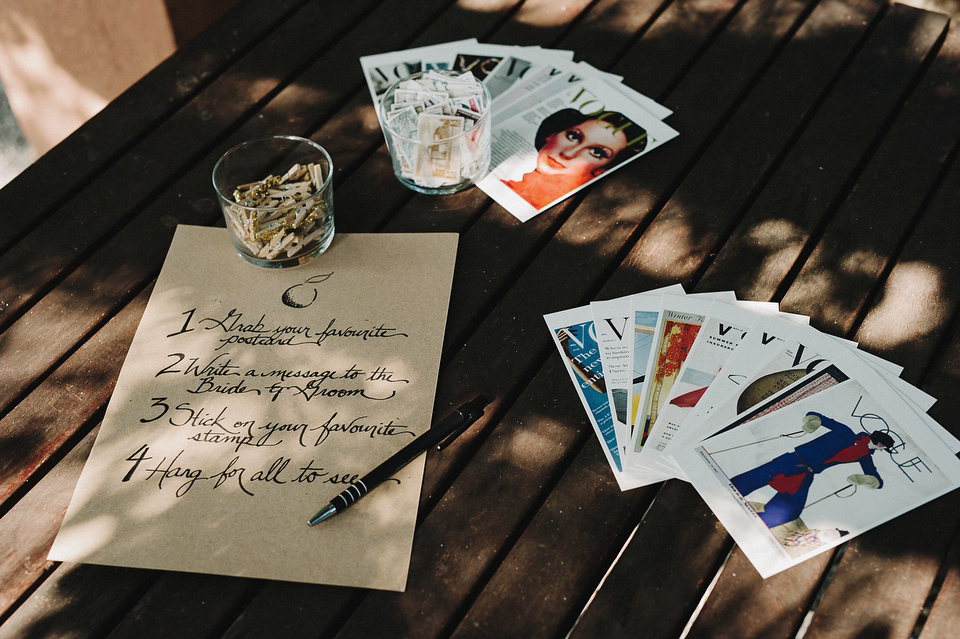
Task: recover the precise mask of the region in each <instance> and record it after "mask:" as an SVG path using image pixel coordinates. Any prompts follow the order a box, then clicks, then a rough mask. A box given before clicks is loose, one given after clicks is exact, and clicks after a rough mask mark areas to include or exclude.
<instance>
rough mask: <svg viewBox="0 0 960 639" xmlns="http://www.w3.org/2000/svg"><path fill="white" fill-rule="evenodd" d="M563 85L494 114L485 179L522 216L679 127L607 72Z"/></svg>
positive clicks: (643, 151)
mask: <svg viewBox="0 0 960 639" xmlns="http://www.w3.org/2000/svg"><path fill="white" fill-rule="evenodd" d="M551 86H554V85H553V84H551ZM557 88H558V92H557V93H556V94H554V95H552V96H551V97H550V98H549V99H546V100H543V101H541V102H539V103H538V104H537V105H536V106H535V107H532V108H530V109H527V110H525V111H522V112H520V113H518V114H517V115H515V116H513V117H510V118H508V119H506V120H504V121H496V122H494V129H493V141H492V146H493V150H494V153H493V159H492V160H491V172H490V174H489V175H487V177H486V178H484V179H483V180H481V181H480V182H478V183H477V186H478V187H479V188H480V189H481V190H483V191H484V192H485V193H486V194H487V195H489V196H490V197H491V198H493V199H494V200H495V201H496V202H497V203H498V204H500V205H501V206H503V207H504V208H506V209H507V210H508V211H510V213H512V214H513V215H515V216H516V217H517V218H519V219H520V220H522V221H526V220H528V219H530V218H532V217H533V216H535V215H536V214H537V213H539V212H541V211H543V210H545V209H547V208H549V207H550V206H553V205H554V204H556V203H557V202H560V201H561V200H563V199H565V198H566V197H568V196H569V195H571V194H573V193H576V192H577V191H579V190H580V189H582V188H583V187H585V186H586V185H588V184H590V183H592V182H594V181H595V180H597V179H599V178H600V177H602V176H604V175H606V174H607V173H609V172H610V171H613V170H615V169H617V168H619V167H621V166H623V165H624V164H625V163H627V162H631V161H633V160H635V159H637V158H638V157H640V156H641V155H644V154H646V153H648V152H650V151H651V150H653V149H654V148H656V147H657V146H659V145H661V144H663V143H664V142H666V141H667V140H670V139H672V138H673V137H675V136H676V135H677V132H676V131H675V130H673V129H672V128H671V127H670V126H668V125H667V124H665V123H664V122H662V121H661V120H659V119H658V118H656V117H655V116H653V115H652V114H651V113H650V112H649V111H647V110H646V109H644V108H643V107H641V106H639V105H638V104H637V103H636V102H634V101H632V100H630V99H629V98H627V97H626V96H625V95H624V94H623V93H622V92H619V91H617V90H616V88H614V87H613V85H611V84H610V83H608V82H606V81H604V80H585V81H576V82H571V83H569V84H568V85H567V86H566V87H565V88H564V87H557Z"/></svg>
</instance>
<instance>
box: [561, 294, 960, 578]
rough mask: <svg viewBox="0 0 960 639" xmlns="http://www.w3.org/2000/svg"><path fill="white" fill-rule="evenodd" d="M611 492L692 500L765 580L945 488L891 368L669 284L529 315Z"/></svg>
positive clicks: (925, 427) (954, 469)
mask: <svg viewBox="0 0 960 639" xmlns="http://www.w3.org/2000/svg"><path fill="white" fill-rule="evenodd" d="M544 319H545V320H546V323H547V325H548V327H549V329H550V333H551V336H552V337H553V340H554V343H555V345H556V347H557V349H558V351H559V352H560V354H561V356H562V358H563V361H564V363H565V365H566V368H567V371H568V372H569V376H570V379H571V380H572V381H573V384H574V387H575V388H576V391H577V393H578V395H579V397H580V400H581V402H582V404H583V406H584V408H585V410H586V413H587V417H588V418H589V420H590V422H591V424H592V426H593V429H594V431H595V433H596V435H597V437H598V438H599V440H600V442H601V445H602V448H603V451H604V454H605V456H606V458H607V461H608V462H609V464H610V467H611V469H612V470H613V473H614V475H615V477H616V479H617V482H618V484H619V486H620V487H621V489H623V490H628V489H633V488H638V487H640V486H644V485H649V484H652V483H657V482H661V481H665V480H669V479H679V480H682V481H688V482H690V483H692V485H693V486H694V487H695V488H696V489H697V491H698V492H699V493H700V495H701V496H702V497H703V498H704V500H705V501H706V503H707V504H708V505H709V506H710V508H711V509H712V510H713V512H714V513H715V514H716V516H717V518H718V519H719V520H720V521H721V522H722V523H723V524H724V526H725V527H726V528H727V530H728V531H729V532H730V534H731V535H732V536H733V538H734V539H735V540H736V541H737V543H738V544H739V545H740V547H741V549H742V550H743V552H744V554H745V555H746V556H747V557H748V558H749V559H750V561H751V562H752V563H753V565H754V566H755V567H756V568H757V570H758V571H759V573H760V574H761V575H762V576H763V577H764V578H766V577H768V576H770V575H772V574H775V573H777V572H779V571H781V570H784V569H786V568H788V567H790V566H793V565H795V564H796V563H798V562H800V561H803V560H805V559H807V558H809V557H812V556H814V555H816V554H819V553H821V552H824V551H826V550H829V549H831V548H833V547H835V546H837V545H839V544H842V543H844V542H845V541H848V540H849V539H851V538H853V537H854V536H856V535H859V534H861V533H863V532H866V531H867V530H870V529H871V528H874V527H876V526H879V525H880V524H882V523H883V522H886V521H888V520H890V519H892V518H894V517H897V516H898V515H900V514H903V513H904V512H907V511H908V510H911V509H913V508H916V507H918V506H920V505H922V504H924V503H926V502H928V501H930V500H932V499H934V498H936V497H938V496H940V495H943V494H944V493H946V492H949V491H951V490H953V489H955V488H957V487H958V486H960V460H958V458H957V453H958V452H960V441H958V440H957V439H956V438H955V437H954V436H953V435H951V434H950V433H949V432H948V431H947V430H946V429H944V428H943V427H942V426H941V425H940V424H938V423H937V422H936V421H934V420H933V419H932V418H931V417H930V416H929V415H928V414H927V411H928V410H929V409H930V407H931V406H932V405H933V403H934V401H935V400H934V399H933V398H932V397H930V396H929V395H927V394H926V393H924V392H923V391H921V390H919V389H917V388H916V387H914V386H912V385H910V384H909V383H907V382H905V381H904V380H903V379H901V378H900V377H899V374H900V372H901V368H900V367H898V366H896V365H894V364H892V363H890V362H888V361H885V360H882V359H880V358H878V357H876V356H872V355H870V354H868V353H866V352H864V351H862V350H860V349H858V348H857V345H856V344H855V343H852V342H849V341H846V340H841V339H838V338H835V337H832V336H829V335H827V334H825V333H822V332H820V331H818V330H816V329H814V328H812V327H811V326H810V325H809V318H807V317H805V316H798V315H792V314H786V313H782V312H780V311H779V309H778V307H777V305H776V304H771V303H759V302H745V301H741V300H737V299H736V296H735V295H734V294H733V293H732V292H720V293H705V294H691V295H688V294H686V293H685V292H684V291H683V289H682V288H681V287H680V286H673V287H668V288H665V289H658V290H655V291H649V292H644V293H638V294H635V295H630V296H626V297H622V298H617V299H612V300H603V301H595V302H592V303H591V304H589V305H587V306H583V307H579V308H574V309H569V310H565V311H559V312H556V313H551V314H548V315H545V316H544Z"/></svg>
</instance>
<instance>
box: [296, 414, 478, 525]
mask: <svg viewBox="0 0 960 639" xmlns="http://www.w3.org/2000/svg"><path fill="white" fill-rule="evenodd" d="M489 403H490V400H489V399H488V398H486V397H484V396H482V395H481V396H480V397H478V398H476V399H475V400H473V401H472V402H467V403H466V404H464V405H463V406H461V407H460V408H458V409H457V410H455V411H454V412H453V413H452V414H450V415H449V416H448V417H446V418H444V419H443V420H441V421H440V422H439V423H438V424H437V425H436V426H433V427H432V428H431V429H430V430H428V431H427V432H425V433H424V434H423V435H420V436H419V437H417V438H416V439H415V440H413V441H412V442H410V443H409V444H407V445H406V446H404V447H403V448H401V449H400V450H398V451H397V452H396V453H394V454H393V455H391V456H390V457H389V458H387V460H386V461H385V462H383V463H382V464H380V465H379V466H377V467H376V468H374V469H373V470H371V471H370V472H369V473H367V474H366V475H364V476H363V477H362V478H360V479H358V480H357V481H356V482H354V483H353V484H351V485H350V487H349V488H347V489H346V490H345V491H343V492H342V493H340V494H339V495H337V496H336V497H334V498H333V499H331V500H330V503H329V504H327V505H326V506H325V507H324V508H323V509H322V510H321V511H320V512H318V513H317V514H316V515H314V516H313V517H311V518H310V519H309V520H308V521H307V525H308V526H313V525H314V524H318V523H320V522H321V521H323V520H324V519H329V518H330V517H333V516H334V515H336V514H337V513H342V512H343V511H344V510H346V509H347V508H349V507H350V506H352V505H353V504H355V503H356V502H357V500H358V499H360V498H361V497H363V496H364V495H366V494H367V493H369V492H370V491H371V490H373V489H374V488H376V487H377V486H379V485H380V484H382V483H383V482H384V481H386V480H387V479H389V478H390V477H392V476H393V475H394V474H396V473H397V472H398V471H399V470H400V469H401V468H403V467H404V466H406V465H407V464H409V463H410V462H412V461H413V460H414V459H416V458H417V457H419V456H420V455H421V454H422V453H425V452H426V451H427V450H428V449H430V448H432V447H433V446H436V447H437V448H438V449H442V448H444V447H446V446H447V445H448V444H449V443H450V442H452V441H453V440H454V439H456V438H457V437H459V436H460V434H461V433H463V431H465V430H467V428H469V427H470V425H471V424H473V423H474V422H475V421H477V420H478V419H480V418H481V417H482V416H483V409H484V407H486V405H487V404H489Z"/></svg>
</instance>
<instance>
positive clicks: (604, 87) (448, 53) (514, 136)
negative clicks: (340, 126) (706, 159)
mask: <svg viewBox="0 0 960 639" xmlns="http://www.w3.org/2000/svg"><path fill="white" fill-rule="evenodd" d="M573 58H574V54H573V52H572V51H563V50H557V49H544V48H542V47H537V46H510V45H497V44H487V43H482V42H478V41H477V40H476V39H467V40H458V41H455V42H447V43H443V44H436V45H430V46H425V47H418V48H414V49H406V50H403V51H395V52H390V53H381V54H376V55H369V56H364V57H362V58H360V64H361V67H362V69H363V74H364V78H365V80H366V82H367V87H368V89H369V91H370V96H371V98H372V100H373V103H374V105H375V106H377V107H378V112H379V105H380V103H381V100H382V99H383V98H384V95H385V94H386V92H387V89H388V88H389V87H390V86H391V85H393V84H394V83H396V82H398V81H400V80H402V79H404V78H407V77H409V76H411V75H414V74H421V73H429V72H437V71H439V72H445V73H451V74H454V75H455V76H456V77H458V78H462V77H463V74H465V73H466V74H469V75H470V76H473V78H475V79H476V80H477V81H478V82H480V83H482V85H483V86H484V87H485V88H486V90H487V92H488V93H489V95H490V105H489V114H490V118H489V120H490V123H491V127H492V129H491V131H490V134H491V142H490V153H491V155H490V161H489V163H488V166H483V167H480V169H481V170H480V171H479V175H478V177H482V176H483V175H484V174H486V177H482V179H479V180H478V181H477V186H478V187H479V188H480V189H481V190H483V191H484V193H486V194H487V195H489V196H490V197H491V198H493V199H494V200H495V201H496V202H497V203H498V204H500V205H501V206H503V207H504V208H505V209H507V210H508V211H509V212H510V213H511V214H513V215H515V216H516V217H517V218H519V219H520V220H523V221H526V220H528V219H530V218H531V217H533V216H535V215H537V214H538V213H540V212H541V211H544V210H546V209H547V208H550V207H551V206H553V205H555V204H557V203H558V202H560V201H562V200H564V199H566V198H567V197H569V196H570V195H572V194H573V193H575V192H577V191H578V190H580V189H581V188H584V187H585V186H587V185H588V184H589V183H591V182H592V181H594V179H600V178H601V177H602V175H606V173H607V172H604V173H602V174H599V173H598V175H597V177H596V178H593V179H590V180H588V181H585V182H584V183H582V184H579V185H576V186H575V187H572V188H570V189H569V190H567V191H565V192H563V193H561V194H559V195H558V196H557V197H556V198H554V199H551V200H550V201H549V202H545V203H533V204H532V203H530V202H529V201H527V200H524V199H523V198H522V197H520V196H518V195H517V194H516V193H515V192H514V191H513V190H511V189H510V188H508V187H507V186H505V180H506V181H510V180H514V179H515V178H517V177H518V175H519V174H522V173H523V172H524V171H529V170H531V167H532V166H533V165H534V164H535V162H536V158H537V153H538V151H539V149H538V148H537V146H536V140H537V137H538V128H539V127H540V125H541V124H542V123H543V122H544V121H545V120H548V118H549V117H550V116H551V115H552V114H555V113H557V112H560V111H566V110H570V109H576V110H577V111H580V112H582V113H583V114H585V115H588V116H589V115H592V116H595V117H599V118H601V119H602V118H604V117H605V114H608V113H617V114H620V115H622V116H623V117H624V118H626V119H628V120H629V121H630V122H631V123H633V124H634V125H636V127H639V129H640V130H642V131H643V132H644V134H643V135H644V145H643V148H642V149H640V150H637V151H636V152H635V153H633V154H632V155H630V157H628V158H623V159H622V161H621V162H619V163H618V164H617V168H619V167H621V166H623V165H624V164H626V162H628V161H633V160H635V159H637V158H638V157H640V156H642V155H644V154H646V153H649V152H650V151H652V150H653V149H655V148H657V147H658V146H660V145H661V144H663V143H664V142H666V141H668V140H670V139H672V138H674V137H675V136H676V135H677V132H676V131H675V130H674V129H672V128H671V127H670V126H668V125H667V124H666V123H665V122H664V119H665V118H666V117H667V116H669V115H670V114H671V111H670V109H668V108H666V107H665V106H663V105H661V104H659V103H657V102H656V101H655V100H653V99H651V98H650V97H648V96H646V95H643V94H642V93H640V92H638V91H636V90H634V89H632V88H630V87H628V86H626V85H625V84H623V82H622V78H621V77H620V76H617V75H614V74H611V73H607V72H604V71H601V70H599V69H597V68H595V67H593V66H591V65H590V64H588V63H586V62H583V61H574V59H573ZM414 91H415V92H416V93H417V94H420V95H419V96H415V97H414V100H415V101H417V102H424V100H422V98H423V96H426V95H428V93H429V91H421V90H420V89H416V88H415V89H414ZM424 108H426V107H424ZM467 110H468V111H476V109H472V108H469V107H468V109H467ZM461 115H463V116H464V117H466V118H468V119H469V118H470V115H469V113H466V112H464V113H463V114H461ZM381 124H383V122H382V121H381ZM436 126H437V125H436V124H435V123H434V124H428V125H426V130H427V131H428V132H429V130H430V129H431V127H436ZM464 126H465V127H468V128H469V126H470V124H469V123H466V122H465V123H464ZM391 127H393V124H391ZM399 127H400V125H399V124H398V125H397V128H399ZM403 127H404V129H403V130H405V131H408V132H412V131H413V130H414V129H413V127H412V122H405V123H404V124H403ZM416 130H417V134H418V135H419V124H418V125H417V129H416ZM385 133H387V129H386V127H385ZM387 135H388V136H389V133H387ZM412 137H415V136H412ZM388 143H389V140H388ZM485 159H486V158H480V160H481V161H484V160H485ZM408 160H409V161H410V162H411V164H414V161H413V158H408ZM488 169H489V173H488ZM411 170H413V171H416V168H415V166H414V167H413V169H411ZM611 170H612V169H611ZM468 172H469V171H468V170H467V169H464V170H463V171H462V173H463V174H467V173H468Z"/></svg>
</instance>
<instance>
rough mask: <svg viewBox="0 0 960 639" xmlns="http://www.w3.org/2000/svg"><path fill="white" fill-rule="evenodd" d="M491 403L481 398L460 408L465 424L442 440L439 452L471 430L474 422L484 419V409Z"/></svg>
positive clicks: (439, 444) (438, 445) (438, 447)
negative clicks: (464, 432)
mask: <svg viewBox="0 0 960 639" xmlns="http://www.w3.org/2000/svg"><path fill="white" fill-rule="evenodd" d="M489 403H490V400H489V399H487V398H486V397H482V396H481V397H478V398H477V399H475V400H474V401H473V402H471V403H470V404H464V405H463V406H461V407H460V408H458V409H457V412H458V413H460V414H461V415H463V423H462V424H460V425H459V426H457V427H456V428H455V429H454V430H452V431H450V433H449V434H448V435H447V436H446V437H444V438H443V439H441V440H440V442H439V443H438V444H437V450H443V449H444V448H446V447H447V446H449V445H450V444H452V443H453V440H455V439H456V438H457V437H459V436H460V435H462V434H463V431H465V430H467V429H468V428H470V426H472V425H473V423H474V422H476V421H477V420H478V419H480V418H481V417H483V409H484V407H485V406H486V405H487V404H489ZM465 411H466V412H465Z"/></svg>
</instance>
